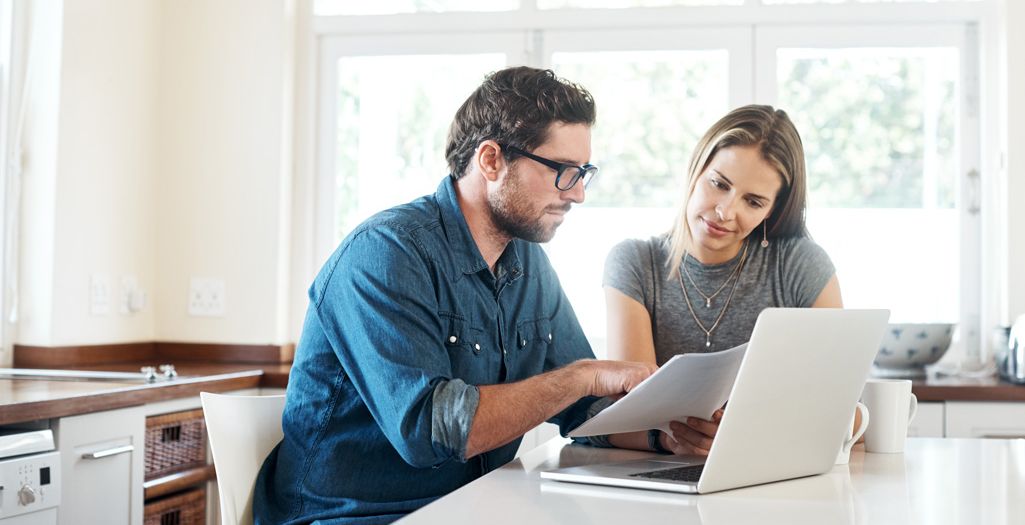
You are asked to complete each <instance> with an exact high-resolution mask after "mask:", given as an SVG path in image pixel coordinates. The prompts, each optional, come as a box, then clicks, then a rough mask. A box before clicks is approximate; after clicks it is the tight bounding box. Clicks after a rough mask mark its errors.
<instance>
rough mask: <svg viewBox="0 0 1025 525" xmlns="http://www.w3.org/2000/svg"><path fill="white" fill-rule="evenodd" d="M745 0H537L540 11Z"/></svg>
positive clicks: (663, 5)
mask: <svg viewBox="0 0 1025 525" xmlns="http://www.w3.org/2000/svg"><path fill="white" fill-rule="evenodd" d="M743 4H744V0H537V7H538V8H539V9H563V8H582V9H625V8H631V7H667V6H701V5H705V6H708V5H743Z"/></svg>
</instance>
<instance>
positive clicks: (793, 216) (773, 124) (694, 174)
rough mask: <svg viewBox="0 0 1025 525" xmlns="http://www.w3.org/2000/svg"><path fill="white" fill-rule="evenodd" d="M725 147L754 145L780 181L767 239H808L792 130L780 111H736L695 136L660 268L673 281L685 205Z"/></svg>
mask: <svg viewBox="0 0 1025 525" xmlns="http://www.w3.org/2000/svg"><path fill="white" fill-rule="evenodd" d="M731 146H757V147H758V148H759V150H761V152H762V158H764V159H765V161H766V162H768V163H769V165H770V166H772V167H773V168H775V170H776V171H777V172H778V173H779V175H780V178H782V179H783V185H782V186H781V187H780V190H779V193H778V194H777V195H776V200H775V203H774V204H773V207H772V211H771V212H769V217H768V219H767V220H768V223H767V235H768V237H769V238H773V239H778V238H784V237H803V236H807V235H808V230H807V228H806V227H805V224H804V211H805V205H806V194H807V182H806V178H805V171H804V146H803V145H802V144H801V136H800V134H798V133H797V128H795V127H794V123H793V122H791V121H790V117H788V116H787V114H786V112H785V111H783V110H781V109H775V108H773V107H772V106H760V105H749V106H743V107H739V108H737V109H734V110H733V111H730V112H729V113H728V114H727V115H726V116H725V117H723V118H721V119H719V121H718V122H716V123H715V124H714V125H713V126H712V127H711V128H710V129H709V130H708V131H707V132H706V133H705V136H704V137H701V141H699V142H698V145H697V147H696V148H695V149H694V154H693V155H692V156H691V160H690V168H689V172H688V177H689V179H688V183H687V187H686V190H685V191H684V194H683V203H682V205H681V206H680V211H679V214H678V216H677V219H676V222H675V223H674V224H673V228H672V230H670V232H669V244H670V252H669V259H668V260H667V261H666V265H667V266H668V267H669V268H670V272H669V276H670V277H671V278H673V277H676V275H677V273H678V272H679V271H680V264H681V263H682V262H683V256H684V253H685V252H686V251H687V250H688V249H690V247H691V243H692V239H691V236H690V225H689V224H688V222H687V204H688V203H689V202H690V197H691V195H692V194H693V193H694V187H695V186H696V185H697V182H698V179H700V178H701V174H702V173H704V172H705V169H706V168H708V163H709V162H711V161H712V158H713V157H715V154H716V153H718V152H719V150H721V149H723V148H728V147H731Z"/></svg>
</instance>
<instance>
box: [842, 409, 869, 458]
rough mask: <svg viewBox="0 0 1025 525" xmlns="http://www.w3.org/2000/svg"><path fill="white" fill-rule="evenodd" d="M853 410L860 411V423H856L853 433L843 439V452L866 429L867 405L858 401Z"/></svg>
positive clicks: (856, 440) (848, 448) (847, 450)
mask: <svg viewBox="0 0 1025 525" xmlns="http://www.w3.org/2000/svg"><path fill="white" fill-rule="evenodd" d="M855 411H856V412H861V424H860V425H858V429H857V430H855V431H854V434H853V435H851V438H850V439H848V440H846V441H844V443H843V452H850V450H851V447H853V446H854V444H855V443H857V442H858V440H859V439H861V436H863V435H864V434H865V431H866V430H868V417H869V415H868V407H867V406H865V404H864V403H861V402H859V403H858V404H857V406H856V407H855Z"/></svg>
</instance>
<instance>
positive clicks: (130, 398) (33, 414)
mask: <svg viewBox="0 0 1025 525" xmlns="http://www.w3.org/2000/svg"><path fill="white" fill-rule="evenodd" d="M112 368H113V367H107V369H112ZM134 370H135V371H138V368H135V369H134ZM193 373H194V372H193V371H191V370H189V368H188V367H185V369H184V370H180V371H179V374H181V375H180V376H179V377H177V378H175V379H173V380H171V381H158V382H155V383H143V382H141V381H140V382H116V381H79V380H44V379H8V378H4V379H0V425H5V424H10V423H19V422H24V421H33V420H38V419H49V418H55V417H63V416H70V415H76V414H85V413H89V412H98V411H101V410H111V409H115V408H123V407H128V406H134V405H143V404H146V403H153V402H157V401H165V400H168V399H176V398H182V397H190V396H197V395H199V393H200V392H225V391H230V390H241V389H245V388H256V387H258V386H260V382H261V378H262V376H263V371H261V370H259V369H252V367H250V369H248V370H236V371H218V372H217V373H207V374H197V375H193Z"/></svg>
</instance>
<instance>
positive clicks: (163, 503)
mask: <svg viewBox="0 0 1025 525" xmlns="http://www.w3.org/2000/svg"><path fill="white" fill-rule="evenodd" d="M142 513H143V525H205V524H206V489H203V488H202V487H199V488H195V489H192V490H189V491H187V492H181V493H178V494H175V495H173V496H168V497H166V498H162V499H158V500H156V501H153V502H151V503H147V504H146V505H145V506H144V507H143V511H142Z"/></svg>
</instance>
